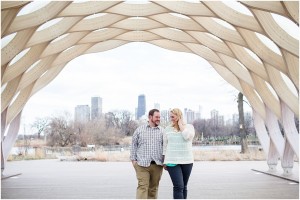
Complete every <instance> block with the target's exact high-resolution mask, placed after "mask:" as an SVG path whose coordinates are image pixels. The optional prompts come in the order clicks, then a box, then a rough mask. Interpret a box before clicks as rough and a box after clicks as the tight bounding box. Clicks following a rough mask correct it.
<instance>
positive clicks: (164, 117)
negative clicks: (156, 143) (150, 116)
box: [160, 110, 170, 125]
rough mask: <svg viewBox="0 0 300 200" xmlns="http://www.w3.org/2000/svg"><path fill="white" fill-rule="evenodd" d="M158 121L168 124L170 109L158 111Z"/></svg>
mask: <svg viewBox="0 0 300 200" xmlns="http://www.w3.org/2000/svg"><path fill="white" fill-rule="evenodd" d="M160 123H161V124H162V125H168V124H169V123H170V111H169V110H161V111H160Z"/></svg>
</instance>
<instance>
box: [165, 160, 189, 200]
mask: <svg viewBox="0 0 300 200" xmlns="http://www.w3.org/2000/svg"><path fill="white" fill-rule="evenodd" d="M192 168H193V163H191V164H178V165H176V166H174V167H167V169H168V172H169V174H170V177H171V180H172V182H173V198H174V199H186V198H187V183H188V181H189V177H190V174H191V171H192Z"/></svg>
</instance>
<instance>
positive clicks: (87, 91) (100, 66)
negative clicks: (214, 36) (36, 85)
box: [22, 43, 250, 124]
mask: <svg viewBox="0 0 300 200" xmlns="http://www.w3.org/2000/svg"><path fill="white" fill-rule="evenodd" d="M140 94H145V96H146V107H147V110H149V109H151V108H153V107H154V103H159V104H160V108H161V110H164V109H169V108H174V107H178V108H180V109H183V108H190V109H192V110H195V111H199V106H201V107H202V116H203V117H205V118H209V117H210V111H211V110H212V109H217V110H219V113H220V114H221V115H225V117H226V115H227V117H231V115H232V114H233V113H237V103H236V96H237V94H238V91H237V90H236V89H235V88H234V87H232V86H231V85H229V84H228V83H227V82H226V81H225V80H223V78H222V77H221V76H220V75H219V74H218V73H217V72H216V71H215V70H214V69H213V68H212V67H211V66H210V64H209V63H208V62H207V61H206V60H204V59H202V58H201V57H199V56H196V55H194V54H189V53H181V52H174V51H170V50H165V49H162V48H160V47H157V46H155V45H152V44H148V43H129V44H126V45H123V46H121V47H118V48H116V49H113V50H109V51H106V52H100V53H94V54H88V55H82V56H79V57H77V58H76V59H74V60H72V61H71V62H70V63H69V64H67V65H66V66H65V68H64V69H63V70H62V72H61V73H60V74H59V75H58V76H57V77H56V78H55V79H54V80H53V81H52V82H51V83H50V84H49V85H47V86H46V87H44V88H43V89H42V90H40V91H39V92H38V93H36V94H35V95H34V96H32V97H31V98H30V100H29V101H28V103H27V104H26V106H25V108H24V110H23V118H22V121H23V123H26V124H27V123H32V122H33V121H34V119H35V118H36V117H43V116H51V115H56V114H61V113H62V112H63V111H68V112H70V113H71V114H74V109H75V106H76V105H89V106H90V105H91V103H90V102H91V97H92V96H100V97H102V98H103V111H104V112H108V111H111V110H116V109H125V110H129V111H130V112H132V113H133V114H134V112H135V108H136V107H137V103H138V95H140ZM247 108H248V109H247ZM245 109H247V110H250V107H249V106H248V105H245Z"/></svg>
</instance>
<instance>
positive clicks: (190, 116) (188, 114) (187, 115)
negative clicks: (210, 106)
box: [184, 108, 195, 124]
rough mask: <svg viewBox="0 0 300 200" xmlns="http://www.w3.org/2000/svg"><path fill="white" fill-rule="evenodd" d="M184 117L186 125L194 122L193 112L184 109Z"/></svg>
mask: <svg viewBox="0 0 300 200" xmlns="http://www.w3.org/2000/svg"><path fill="white" fill-rule="evenodd" d="M184 116H185V119H186V122H187V123H188V124H192V123H193V122H194V120H195V112H194V111H193V110H191V109H187V108H185V109H184Z"/></svg>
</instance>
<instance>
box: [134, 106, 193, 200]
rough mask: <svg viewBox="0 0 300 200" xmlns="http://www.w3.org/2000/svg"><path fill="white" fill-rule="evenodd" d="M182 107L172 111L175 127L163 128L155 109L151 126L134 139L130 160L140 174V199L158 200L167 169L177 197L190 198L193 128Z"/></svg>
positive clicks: (151, 112) (138, 191) (149, 115)
mask: <svg viewBox="0 0 300 200" xmlns="http://www.w3.org/2000/svg"><path fill="white" fill-rule="evenodd" d="M182 117H183V115H182V112H181V110H180V109H178V108H174V109H172V110H170V119H171V124H170V125H169V126H167V127H166V128H165V129H163V128H162V127H161V126H159V124H160V112H159V110H157V109H152V110H150V111H149V114H148V124H146V125H142V126H140V127H138V128H137V129H136V130H135V132H134V134H133V136H132V145H131V151H130V160H131V161H132V164H133V167H134V169H135V171H136V177H137V180H138V187H137V192H136V198H137V199H156V198H157V193H158V186H159V181H160V178H161V175H162V172H163V168H164V169H165V170H167V171H168V173H169V175H170V178H171V180H172V183H173V198H174V199H186V198H187V183H188V180H189V177H190V174H191V171H192V168H193V162H194V157H193V152H192V141H193V138H194V135H195V130H194V127H193V125H191V124H185V123H184V122H183V120H182Z"/></svg>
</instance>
